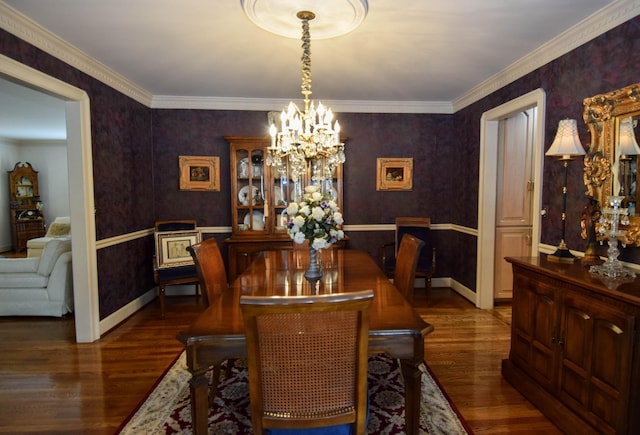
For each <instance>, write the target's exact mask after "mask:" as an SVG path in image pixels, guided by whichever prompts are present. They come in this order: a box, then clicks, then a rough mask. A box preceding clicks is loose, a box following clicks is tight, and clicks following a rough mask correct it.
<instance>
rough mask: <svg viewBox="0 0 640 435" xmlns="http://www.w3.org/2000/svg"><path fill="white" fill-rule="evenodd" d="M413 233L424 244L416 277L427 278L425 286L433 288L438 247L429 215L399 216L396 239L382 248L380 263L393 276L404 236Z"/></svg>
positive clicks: (390, 276) (388, 274) (389, 275)
mask: <svg viewBox="0 0 640 435" xmlns="http://www.w3.org/2000/svg"><path fill="white" fill-rule="evenodd" d="M405 234H411V235H412V236H414V237H417V238H418V239H420V240H422V241H423V242H424V246H423V247H422V250H421V251H420V257H419V258H418V264H417V266H416V278H424V279H425V287H426V288H427V290H429V289H431V277H432V276H433V273H434V270H435V267H436V249H435V247H434V246H433V240H432V238H433V237H432V235H431V218H428V217H397V218H396V232H395V241H394V242H393V243H385V244H384V245H382V246H381V248H380V264H381V267H382V270H384V272H385V273H386V274H387V276H388V277H389V278H393V275H394V272H395V269H396V255H397V254H398V248H399V247H400V242H401V241H402V236H404V235H405Z"/></svg>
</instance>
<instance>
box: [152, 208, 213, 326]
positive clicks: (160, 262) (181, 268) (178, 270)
mask: <svg viewBox="0 0 640 435" xmlns="http://www.w3.org/2000/svg"><path fill="white" fill-rule="evenodd" d="M175 237H187V238H189V239H193V240H195V241H196V242H199V241H200V240H201V237H202V235H201V233H200V230H198V227H197V226H196V221H195V219H172V220H160V221H156V223H155V229H154V238H155V255H154V256H153V278H154V280H155V282H156V284H157V285H158V293H159V299H160V316H161V317H162V318H163V319H164V318H165V293H166V288H167V286H170V285H183V284H194V285H195V293H196V299H197V298H198V294H199V288H198V284H199V283H198V274H197V272H196V267H195V265H194V264H193V261H191V258H190V257H189V254H188V253H186V252H185V253H183V254H184V255H183V256H184V257H186V258H185V259H184V260H185V261H176V262H174V261H173V260H174V258H171V259H170V258H169V257H170V256H171V255H170V253H169V250H168V249H165V248H164V243H165V242H164V240H170V239H172V238H175Z"/></svg>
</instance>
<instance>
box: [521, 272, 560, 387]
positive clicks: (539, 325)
mask: <svg viewBox="0 0 640 435" xmlns="http://www.w3.org/2000/svg"><path fill="white" fill-rule="evenodd" d="M557 305H558V304H557V303H556V296H555V291H554V289H553V288H551V287H550V286H548V285H546V284H541V283H540V282H536V281H534V280H532V279H531V278H529V277H526V276H523V275H516V276H515V277H514V296H513V304H512V310H513V311H512V325H513V326H512V328H513V330H512V341H511V355H510V358H511V359H512V360H513V361H514V362H515V363H516V364H518V365H519V366H520V367H521V368H522V369H523V370H525V371H526V372H527V373H528V374H529V376H531V377H532V378H534V379H536V380H537V381H538V382H539V383H541V384H543V385H544V386H545V387H546V388H552V387H553V386H554V384H555V382H556V378H557V375H556V373H557V369H556V367H557V362H556V357H555V356H554V355H555V351H554V340H555V335H556V331H555V325H556V323H557V318H558V317H557Z"/></svg>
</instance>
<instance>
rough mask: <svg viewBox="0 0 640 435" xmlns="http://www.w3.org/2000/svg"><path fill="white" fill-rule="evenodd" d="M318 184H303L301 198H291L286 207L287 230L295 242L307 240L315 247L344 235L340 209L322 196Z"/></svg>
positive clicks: (325, 244)
mask: <svg viewBox="0 0 640 435" xmlns="http://www.w3.org/2000/svg"><path fill="white" fill-rule="evenodd" d="M318 189H319V187H318V186H315V185H312V186H307V187H305V188H304V191H305V193H304V195H303V196H302V201H301V202H292V203H290V204H289V206H288V207H287V215H288V216H289V220H288V221H287V233H288V234H289V237H291V238H292V239H293V241H294V242H295V243H304V242H305V240H308V241H309V246H310V247H312V248H314V249H316V250H320V249H324V248H328V247H329V245H331V244H332V243H335V242H337V241H338V240H342V239H344V232H343V231H342V229H341V226H342V223H343V222H344V220H343V219H342V213H340V209H339V208H338V204H336V203H335V201H332V200H328V199H325V198H324V197H323V195H322V193H321V192H319V191H318Z"/></svg>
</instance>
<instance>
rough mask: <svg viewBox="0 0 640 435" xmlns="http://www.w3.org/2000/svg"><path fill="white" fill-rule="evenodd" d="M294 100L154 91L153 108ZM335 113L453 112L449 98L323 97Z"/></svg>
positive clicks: (252, 106)
mask: <svg viewBox="0 0 640 435" xmlns="http://www.w3.org/2000/svg"><path fill="white" fill-rule="evenodd" d="M290 101H291V100H288V99H282V98H223V97H181V96H172V95H155V96H154V97H153V100H152V103H151V108H153V109H202V110H266V111H272V110H274V108H285V107H287V105H288V104H289V102H290ZM323 103H325V104H326V105H328V106H330V107H331V109H332V110H333V111H334V112H335V113H340V112H344V113H440V114H452V113H453V106H452V105H451V103H449V102H447V101H355V100H353V101H350V100H323Z"/></svg>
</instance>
